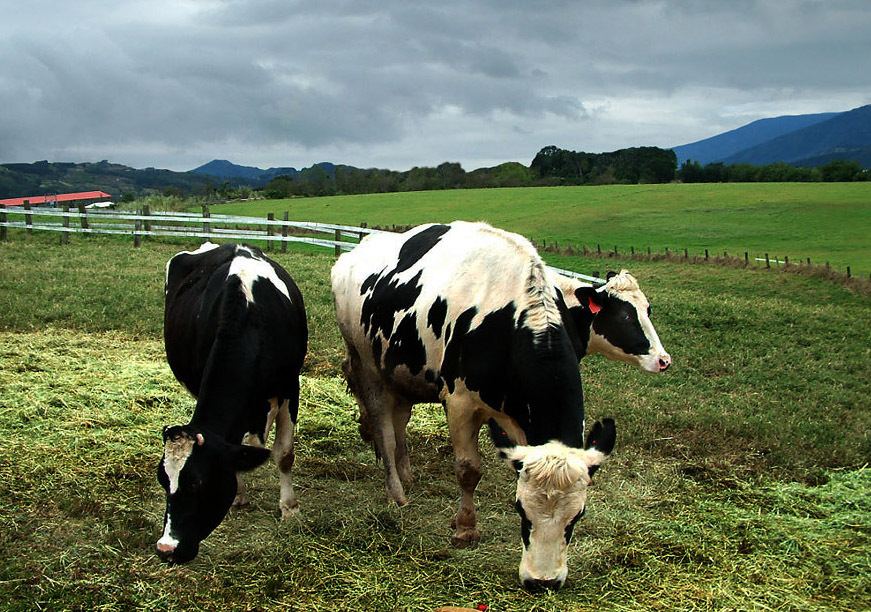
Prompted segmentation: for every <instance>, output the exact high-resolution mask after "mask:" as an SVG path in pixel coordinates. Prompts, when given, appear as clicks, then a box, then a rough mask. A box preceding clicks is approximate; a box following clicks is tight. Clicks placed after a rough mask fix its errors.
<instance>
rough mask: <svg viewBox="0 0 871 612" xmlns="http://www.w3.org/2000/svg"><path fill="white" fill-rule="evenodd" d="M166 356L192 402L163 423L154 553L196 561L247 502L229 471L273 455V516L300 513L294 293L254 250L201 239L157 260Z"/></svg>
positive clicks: (284, 276) (301, 349)
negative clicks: (185, 415)
mask: <svg viewBox="0 0 871 612" xmlns="http://www.w3.org/2000/svg"><path fill="white" fill-rule="evenodd" d="M164 341H165V344H166V357H167V360H168V361H169V365H170V368H172V372H173V374H175V376H176V378H178V380H179V381H180V382H181V383H182V384H184V386H185V387H187V389H188V390H189V391H190V392H191V393H192V394H193V395H194V397H196V398H197V405H196V409H195V410H194V414H193V417H192V418H191V420H190V422H189V423H188V424H186V425H177V426H173V427H166V428H164V431H163V440H164V453H163V458H162V459H161V461H160V465H159V466H158V469H157V479H158V481H159V482H160V484H161V485H162V486H163V488H164V489H165V491H166V514H165V516H164V524H163V535H162V536H161V537H160V539H159V540H158V542H157V552H158V554H159V555H160V556H161V557H162V558H163V559H165V560H166V561H170V562H172V563H184V562H185V561H189V560H191V559H193V558H194V557H196V555H197V552H198V551H199V545H200V542H201V541H202V540H203V539H205V538H206V536H208V535H209V534H210V533H211V532H212V531H213V530H214V529H215V527H217V526H218V525H219V524H220V523H221V521H222V520H223V519H224V516H225V515H226V514H227V511H228V510H229V509H230V506H231V505H234V504H235V505H244V504H246V503H247V496H246V494H245V486H244V483H242V480H241V478H240V477H239V476H238V472H244V471H247V470H251V469H254V468H255V467H257V466H259V465H261V464H262V463H263V462H264V461H266V460H267V459H268V458H269V455H270V451H269V450H268V449H266V448H264V447H263V445H264V444H265V443H266V439H267V437H268V435H269V431H270V429H271V428H272V425H273V423H274V424H275V442H274V446H273V450H272V455H273V457H274V459H275V462H276V464H277V465H278V469H279V472H280V480H281V493H280V498H279V508H280V510H281V513H282V516H290V515H292V514H293V513H295V512H297V511H298V507H299V504H298V502H297V499H296V494H295V493H294V490H293V484H292V482H291V468H292V467H293V460H294V451H293V435H294V429H295V425H296V420H297V411H298V407H299V372H300V368H301V367H302V364H303V359H304V358H305V353H306V346H307V342H308V328H307V325H306V316H305V307H304V305H303V300H302V295H301V294H300V292H299V289H298V288H297V286H296V284H295V283H294V282H293V279H292V278H291V277H290V275H289V274H288V273H287V272H286V271H285V270H284V269H283V268H281V266H279V265H278V264H276V263H275V262H273V261H271V260H270V259H269V258H267V257H266V256H265V255H264V254H263V252H262V251H261V250H260V249H257V248H255V247H250V246H245V245H235V244H225V245H223V246H218V245H215V244H211V243H206V244H204V245H203V246H202V247H200V248H199V249H197V250H196V251H192V252H188V251H185V252H181V253H178V254H177V255H175V256H174V257H173V258H172V259H170V260H169V262H168V263H167V264H166V305H165V311H164Z"/></svg>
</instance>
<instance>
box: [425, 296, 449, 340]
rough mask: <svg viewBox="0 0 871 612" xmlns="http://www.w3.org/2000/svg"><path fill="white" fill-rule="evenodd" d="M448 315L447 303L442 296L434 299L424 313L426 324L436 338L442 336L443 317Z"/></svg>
mask: <svg viewBox="0 0 871 612" xmlns="http://www.w3.org/2000/svg"><path fill="white" fill-rule="evenodd" d="M447 315H448V303H447V301H445V300H444V299H443V298H441V297H438V298H436V301H435V302H433V303H432V306H430V307H429V312H428V313H427V315H426V325H427V327H429V328H431V329H432V333H433V334H435V337H436V338H441V337H442V327H443V326H444V324H445V317H447Z"/></svg>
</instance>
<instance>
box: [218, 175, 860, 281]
mask: <svg viewBox="0 0 871 612" xmlns="http://www.w3.org/2000/svg"><path fill="white" fill-rule="evenodd" d="M285 210H287V211H289V212H290V217H291V219H296V220H306V221H321V222H325V223H345V224H349V225H359V224H360V223H368V224H369V225H370V226H372V225H376V224H377V225H388V226H389V225H390V224H402V225H405V224H412V225H416V224H419V223H428V222H434V221H438V222H449V221H453V220H455V219H466V220H472V221H474V220H485V221H489V222H490V223H492V224H494V225H497V226H499V227H503V228H505V229H509V230H512V231H516V232H518V233H521V234H524V235H526V236H528V237H530V238H533V239H535V240H537V241H541V240H543V239H544V240H547V241H548V243H552V242H553V241H558V242H559V244H561V245H565V244H566V243H571V244H572V245H575V246H580V245H582V244H586V245H588V246H591V247H593V248H595V246H596V245H597V244H601V245H602V248H603V249H613V247H614V246H615V245H617V246H618V247H619V248H620V250H621V251H628V250H629V248H630V247H635V249H638V250H645V251H646V249H647V247H651V248H652V249H653V251H654V252H656V251H658V252H662V251H664V249H665V248H666V247H667V248H669V249H671V250H672V251H683V250H684V249H688V250H689V252H690V254H699V253H703V252H704V250H705V249H709V250H710V252H711V253H712V254H713V253H722V252H723V251H724V250H725V251H728V252H729V253H730V254H732V255H736V254H739V255H743V253H744V252H745V251H749V252H750V256H751V257H754V256H760V257H761V256H763V255H764V254H765V253H769V254H770V255H771V256H772V257H774V256H779V257H783V256H788V257H789V258H790V259H791V260H792V261H798V260H805V259H806V258H808V257H810V258H811V260H812V261H813V262H815V263H820V264H822V263H824V262H826V261H829V262H831V264H832V265H833V266H836V267H840V268H843V267H844V266H851V267H852V271H853V273H854V274H862V275H863V276H867V275H868V274H869V273H871V249H869V248H868V247H869V241H868V228H869V227H871V183H752V184H747V183H745V184H738V183H726V184H688V185H683V184H672V185H610V186H602V187H553V188H548V187H536V188H506V189H484V190H453V191H426V192H412V193H386V194H373V195H358V196H339V197H326V198H297V199H290V200H265V201H259V202H253V203H237V204H226V205H221V206H218V207H215V208H214V209H213V212H215V213H223V212H226V213H242V214H250V215H262V216H265V215H266V213H267V212H274V213H276V218H279V219H280V218H281V214H282V213H283V211H285Z"/></svg>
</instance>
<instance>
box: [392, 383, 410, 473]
mask: <svg viewBox="0 0 871 612" xmlns="http://www.w3.org/2000/svg"><path fill="white" fill-rule="evenodd" d="M410 418H411V403H410V402H407V401H405V400H402V399H399V398H396V401H395V402H394V405H393V433H394V437H395V440H396V454H395V461H396V472H397V474H398V476H399V480H400V481H402V482H403V483H405V484H411V483H413V482H414V474H413V473H412V472H411V460H410V459H409V456H408V444H407V443H406V440H405V431H406V428H407V427H408V420H409V419H410Z"/></svg>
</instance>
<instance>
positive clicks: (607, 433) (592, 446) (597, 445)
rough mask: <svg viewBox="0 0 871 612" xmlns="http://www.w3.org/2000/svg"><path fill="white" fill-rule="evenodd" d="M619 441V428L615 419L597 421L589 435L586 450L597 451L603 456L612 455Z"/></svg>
mask: <svg viewBox="0 0 871 612" xmlns="http://www.w3.org/2000/svg"><path fill="white" fill-rule="evenodd" d="M616 441H617V427H616V425H614V419H602V420H601V421H596V423H595V425H593V428H592V429H591V430H590V433H589V434H588V435H587V443H586V444H585V445H584V448H586V449H587V450H597V451H599V452H600V453H602V454H603V455H610V454H611V451H612V450H614V444H615V443H616Z"/></svg>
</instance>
